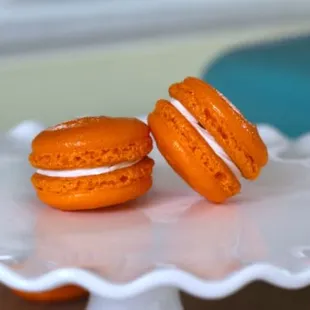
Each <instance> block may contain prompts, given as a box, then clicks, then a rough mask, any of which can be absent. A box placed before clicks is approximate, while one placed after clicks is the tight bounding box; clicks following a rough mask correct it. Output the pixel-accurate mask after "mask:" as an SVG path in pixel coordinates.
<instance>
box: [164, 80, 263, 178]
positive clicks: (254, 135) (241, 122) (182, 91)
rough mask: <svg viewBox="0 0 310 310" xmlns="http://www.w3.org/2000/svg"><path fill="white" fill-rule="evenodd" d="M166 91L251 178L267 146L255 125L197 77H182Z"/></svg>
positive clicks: (259, 164) (261, 160)
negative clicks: (180, 80) (181, 80)
mask: <svg viewBox="0 0 310 310" xmlns="http://www.w3.org/2000/svg"><path fill="white" fill-rule="evenodd" d="M169 94H170V96H171V97H172V98H175V99H177V100H179V101H180V102H181V103H182V104H183V105H184V106H185V107H186V108H187V110H188V111H189V112H190V113H191V114H192V115H193V116H194V117H195V118H196V119H197V120H198V122H199V123H200V124H201V125H202V126H203V127H204V128H205V129H206V130H208V132H210V134H211V135H212V136H213V137H214V138H215V140H216V141H217V143H218V144H219V145H221V147H222V148H223V149H224V150H225V151H226V153H227V154H228V155H229V157H230V158H231V159H232V160H233V161H234V163H235V164H236V166H237V167H238V168H239V170H240V171H241V173H242V175H243V177H245V178H247V179H252V180H253V179H255V178H257V176H258V175H259V172H260V170H261V168H262V167H263V166H264V165H266V163H267V161H268V153H267V148H266V146H265V144H264V143H263V141H262V140H261V138H260V136H259V134H258V132H257V129H256V126H254V125H252V124H251V123H249V122H248V121H247V120H246V119H245V118H244V117H243V116H242V114H241V113H239V112H238V111H236V110H235V109H234V108H232V106H231V105H230V104H229V101H228V100H227V99H226V98H225V97H223V95H221V94H220V93H219V92H218V91H217V90H216V89H214V88H213V87H212V86H210V85H208V84H207V83H205V82H203V81H201V80H199V79H197V78H192V77H189V78H186V79H185V80H184V81H183V82H180V83H176V84H173V85H171V86H170V88H169Z"/></svg>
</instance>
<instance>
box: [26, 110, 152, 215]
mask: <svg viewBox="0 0 310 310" xmlns="http://www.w3.org/2000/svg"><path fill="white" fill-rule="evenodd" d="M151 150H152V139H151V137H150V130H149V128H148V126H147V125H145V124H144V123H143V122H141V121H140V120H138V119H136V118H112V117H105V116H100V117H84V118H79V119H75V120H72V121H68V122H64V123H61V124H59V125H56V126H54V127H51V128H48V129H46V130H44V131H42V132H41V133H40V134H39V135H38V136H36V137H35V139H34V140H33V142H32V152H31V154H30V155H29V161H30V163H31V164H32V166H33V167H35V168H36V169H37V171H36V173H35V174H34V175H33V176H32V179H31V180H32V183H33V186H34V188H35V190H36V192H37V196H38V198H39V199H40V200H41V201H42V202H44V203H45V204H47V205H50V206H52V207H55V208H58V209H61V210H87V209H95V208H100V207H106V206H111V205H115V204H120V203H123V202H126V201H129V200H132V199H135V198H137V197H139V196H141V195H142V194H144V193H145V192H146V191H148V190H149V189H150V187H151V186H152V168H153V165H154V162H153V160H152V159H150V158H149V157H147V155H148V153H149V152H150V151H151Z"/></svg>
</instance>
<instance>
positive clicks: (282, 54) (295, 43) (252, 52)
mask: <svg viewBox="0 0 310 310" xmlns="http://www.w3.org/2000/svg"><path fill="white" fill-rule="evenodd" d="M202 77H203V79H204V80H205V81H207V82H209V83H210V84H212V85H213V86H215V87H216V88H217V89H219V90H220V91H221V92H222V93H223V94H224V95H225V96H226V97H228V98H229V99H230V100H231V101H232V102H233V103H234V105H236V106H237V107H238V108H239V109H240V110H241V111H242V112H243V113H244V115H245V116H246V117H247V118H248V119H249V120H251V121H252V122H255V123H270V124H272V125H274V126H276V127H277V128H279V129H280V130H281V131H282V132H284V133H285V134H287V135H289V136H291V137H297V136H299V135H301V134H302V133H305V132H308V131H310V36H309V37H301V38H295V39H291V40H283V41H279V42H272V43H268V44H261V45H255V46H250V47H247V48H244V49H237V50H234V51H231V52H229V53H227V54H226V55H224V56H222V57H220V58H219V59H217V60H216V61H215V62H214V63H213V64H212V65H211V66H209V67H208V68H207V69H205V70H204V72H203V75H202Z"/></svg>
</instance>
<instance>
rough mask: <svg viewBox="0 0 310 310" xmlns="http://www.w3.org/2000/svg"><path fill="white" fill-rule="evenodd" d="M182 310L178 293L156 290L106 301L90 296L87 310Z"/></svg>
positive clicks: (171, 289) (170, 289) (175, 291)
mask: <svg viewBox="0 0 310 310" xmlns="http://www.w3.org/2000/svg"><path fill="white" fill-rule="evenodd" d="M106 309H109V310H145V309H148V310H183V306H182V303H181V299H180V294H179V291H178V290H177V289H175V288H157V289H155V290H151V291H148V292H145V293H142V294H140V295H137V296H136V297H132V298H128V299H120V300H115V299H106V298H102V297H100V296H96V295H92V296H91V297H90V299H89V302H88V306H87V310H106Z"/></svg>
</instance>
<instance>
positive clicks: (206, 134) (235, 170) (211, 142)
mask: <svg viewBox="0 0 310 310" xmlns="http://www.w3.org/2000/svg"><path fill="white" fill-rule="evenodd" d="M170 103H171V104H172V105H173V106H174V107H175V108H176V109H177V110H178V111H179V112H180V113H181V114H182V115H183V116H184V117H185V118H186V119H187V120H188V121H189V122H190V124H191V125H192V126H193V127H194V128H195V129H196V130H197V131H198V132H199V134H200V135H201V136H202V137H203V139H204V140H205V141H206V142H207V143H208V144H209V145H210V147H211V148H212V149H213V151H214V152H215V153H216V155H217V156H219V157H220V158H221V159H222V160H223V161H224V162H225V163H226V165H227V166H228V167H229V168H230V170H231V171H232V172H233V173H234V175H235V176H236V177H237V178H238V179H240V178H241V173H240V170H239V169H238V167H237V166H236V165H235V164H234V162H233V161H232V160H231V159H230V157H229V156H228V155H227V153H226V152H225V151H224V149H223V148H222V147H221V146H220V145H219V144H218V143H217V142H216V141H215V139H214V138H213V136H212V135H211V134H210V133H209V132H208V131H207V130H206V129H204V128H202V127H201V126H200V125H199V124H198V121H197V120H196V119H195V117H194V116H193V115H192V114H191V113H190V112H189V111H188V110H187V109H186V108H185V107H184V106H183V105H182V103H181V102H180V101H178V100H176V99H174V98H171V99H170Z"/></svg>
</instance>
